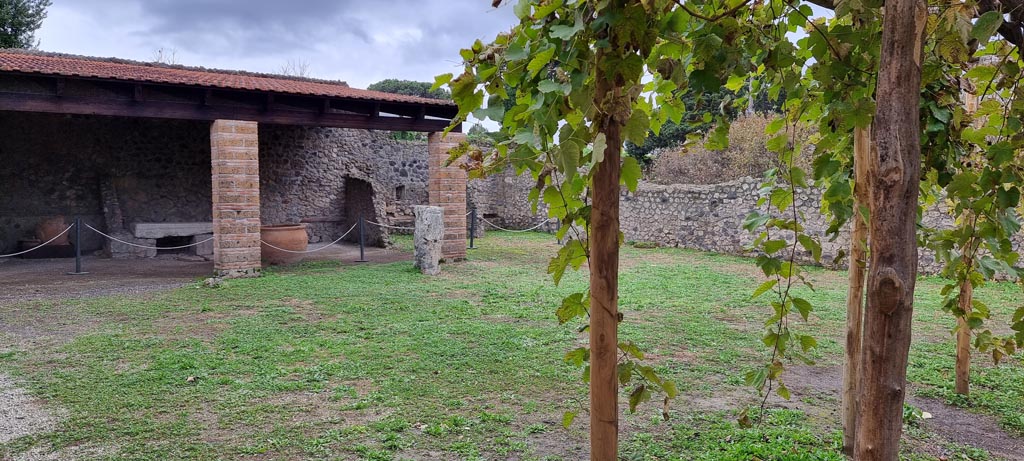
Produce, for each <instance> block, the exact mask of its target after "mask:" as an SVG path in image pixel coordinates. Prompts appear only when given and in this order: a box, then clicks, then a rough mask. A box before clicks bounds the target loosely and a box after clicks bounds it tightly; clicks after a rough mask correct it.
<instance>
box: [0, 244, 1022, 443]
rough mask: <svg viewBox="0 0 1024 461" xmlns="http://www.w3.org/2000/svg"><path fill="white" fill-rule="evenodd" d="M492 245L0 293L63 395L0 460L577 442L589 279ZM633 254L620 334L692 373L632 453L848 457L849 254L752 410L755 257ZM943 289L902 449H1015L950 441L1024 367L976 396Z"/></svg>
mask: <svg viewBox="0 0 1024 461" xmlns="http://www.w3.org/2000/svg"><path fill="white" fill-rule="evenodd" d="M399 244H400V245H403V246H406V247H408V246H409V245H410V242H409V240H401V241H400V242H399ZM478 245H479V246H480V247H481V248H480V249H478V250H473V251H471V252H470V258H469V260H468V261H467V262H465V263H459V264H454V265H446V266H445V267H444V271H445V272H444V273H443V275H441V276H439V277H433V278H432V277H425V276H422V275H420V274H419V273H418V272H417V271H415V270H414V269H412V267H411V264H409V263H407V262H406V263H393V264H370V265H362V266H351V265H348V266H343V265H340V264H336V263H329V262H317V263H310V264H306V265H302V266H299V267H295V268H289V269H281V270H273V271H270V272H269V273H267V274H266V275H265V276H264V277H262V278H259V279H250V280H234V281H229V282H226V283H224V284H223V285H222V286H221V287H219V288H206V287H199V286H198V285H197V286H194V287H186V288H181V289H178V290H174V291H170V292H162V293H156V294H148V295H135V296H123V297H106V298H92V299H85V300H74V301H34V302H25V303H20V304H16V305H13V306H7V307H3V308H0V324H4V325H5V327H4V329H0V340H2V342H0V346H4V347H5V348H6V349H0V350H6V351H5V352H0V370H3V371H4V372H6V373H8V374H10V375H13V376H14V377H15V378H16V379H17V380H18V382H20V383H21V384H22V385H24V386H26V387H27V388H28V389H29V390H30V392H31V393H33V394H34V395H36V396H38V397H40V398H41V399H43V400H44V401H46V402H48V403H49V404H50V405H52V406H53V407H54V408H59V409H61V410H60V411H61V414H62V416H61V421H60V422H59V423H58V425H57V427H56V430H54V431H52V432H48V433H41V434H37V435H33V436H27V437H22V438H19V439H16V440H13V441H11V442H9V443H7V444H5V445H0V459H8V458H10V459H17V457H18V456H21V455H23V454H25V453H27V452H31V451H33V450H35V451H44V452H47V451H57V452H58V453H65V454H73V455H74V456H75V457H77V458H78V459H140V460H141V459H154V460H156V459H369V460H399V459H466V460H470V459H520V460H540V459H545V460H546V459H551V460H555V459H565V460H571V459H582V458H584V457H585V456H586V453H587V441H586V430H587V427H586V420H587V417H586V415H585V414H581V415H580V417H579V418H578V419H577V421H576V422H575V423H574V425H573V426H571V427H570V428H569V429H563V428H562V426H561V415H562V413H563V412H564V411H566V410H573V409H579V408H580V407H581V405H582V406H585V405H586V393H585V387H584V385H583V384H582V383H581V382H580V379H579V376H580V372H579V370H578V369H575V368H574V367H572V366H571V365H569V364H566V363H565V362H564V361H563V360H562V356H563V355H564V353H565V352H566V351H568V350H569V349H572V348H574V347H578V345H581V344H583V341H584V340H585V337H584V336H583V335H582V334H579V333H577V327H578V325H566V326H559V325H558V323H557V321H556V320H555V318H554V307H555V306H556V304H557V303H558V302H560V300H561V297H562V296H564V295H565V294H566V293H569V292H571V291H574V290H576V289H579V288H580V287H582V286H583V285H584V283H585V280H584V277H583V276H582V275H581V274H572V275H567V276H566V278H565V279H564V280H563V283H562V286H561V287H555V286H554V285H553V284H552V283H551V281H550V279H549V277H548V276H547V275H546V274H545V268H546V265H547V259H548V258H549V257H550V256H551V255H552V254H554V251H555V248H556V247H555V245H554V242H553V241H552V239H551V237H550V236H546V235H541V234H528V235H521V234H507V233H505V234H503V233H489V234H488V236H487V237H486V238H485V239H482V240H478ZM622 267H623V270H622V278H621V301H620V302H621V305H622V309H623V310H624V312H625V320H624V322H623V323H622V325H621V333H620V334H621V338H622V339H627V340H632V341H634V342H636V343H638V344H639V345H641V346H642V347H643V348H644V349H645V350H647V351H649V352H650V354H649V355H650V356H649V357H648V360H650V361H651V362H652V363H653V364H655V365H656V366H657V367H658V368H659V369H660V371H661V372H662V373H664V374H665V375H667V376H668V377H671V378H673V379H675V380H676V381H677V383H678V384H679V389H680V391H681V392H682V395H681V396H680V397H679V398H678V399H677V400H676V401H674V402H673V404H672V406H671V408H670V409H669V412H670V414H671V418H670V420H668V421H663V420H662V417H661V412H662V408H661V405H660V404H656V403H648V404H645V405H644V406H642V407H641V408H640V409H639V411H638V412H637V413H636V414H632V415H627V416H626V417H625V420H624V423H623V425H622V427H621V429H622V432H623V436H622V440H623V442H622V447H623V449H622V452H623V458H624V459H629V460H634V459H635V460H691V459H693V460H750V459H786V460H841V459H843V458H842V456H841V455H840V454H838V450H837V447H838V445H837V443H838V438H839V437H838V422H839V414H838V410H837V409H838V400H837V398H836V394H835V389H834V388H835V386H837V385H838V379H839V376H841V371H840V370H839V368H838V365H839V363H841V359H842V355H841V354H842V342H841V339H842V338H841V332H842V331H843V321H844V319H845V312H844V307H843V306H844V299H845V274H843V273H836V272H830V271H825V270H814V271H812V273H811V277H812V279H813V280H814V281H815V283H816V285H817V286H818V289H817V291H816V292H814V293H804V297H806V298H808V299H809V300H811V301H812V302H813V303H814V304H815V305H816V306H820V307H819V308H818V311H817V312H816V314H815V315H813V316H812V318H811V320H810V322H809V323H808V324H806V325H802V326H801V328H803V329H805V330H806V331H811V332H813V333H814V334H816V335H817V336H818V337H819V346H820V347H819V349H818V352H816V353H815V359H816V361H817V363H816V366H814V367H808V366H805V365H797V364H793V365H792V368H793V370H792V372H791V374H790V375H787V376H786V377H785V379H787V384H788V385H789V387H790V388H791V389H792V390H793V394H794V395H793V399H792V401H790V402H782V401H780V400H779V399H778V398H777V397H773V398H772V399H770V400H769V405H768V406H769V410H768V413H767V414H766V415H764V418H763V420H762V422H761V424H759V425H756V426H755V427H753V428H750V429H742V428H740V427H739V426H738V425H737V424H736V422H735V418H736V415H737V414H738V413H739V412H740V411H741V410H742V409H744V408H746V407H748V406H751V407H754V408H756V407H757V405H758V403H759V402H760V399H759V398H758V396H757V394H756V392H755V391H753V390H752V389H750V388H747V387H745V386H744V385H743V378H742V376H743V374H744V373H745V372H746V371H747V370H750V369H751V368H753V367H756V366H758V365H759V364H761V363H762V362H763V361H764V360H765V357H766V354H767V351H766V350H765V348H764V347H763V346H762V345H761V331H762V327H761V324H762V321H763V319H765V318H766V314H765V312H766V311H765V307H764V306H763V305H761V304H759V303H756V302H751V301H750V300H749V295H750V292H751V291H752V289H753V288H754V287H756V286H757V284H758V283H759V280H760V279H759V274H758V272H757V270H756V268H755V267H754V266H753V264H752V263H751V262H750V261H747V260H745V259H742V258H734V257H727V256H720V255H712V254H706V253H699V252H693V251H686V250H678V249H637V248H631V247H626V248H624V249H623V262H622ZM939 287H940V282H939V281H938V280H934V279H927V278H926V279H923V280H922V281H921V282H920V283H919V284H918V295H917V304H916V308H915V325H914V335H915V337H914V345H913V347H912V351H911V360H910V362H911V365H910V370H909V378H910V381H911V382H912V391H911V394H912V395H914V397H915V399H917V401H919V402H925V403H928V404H930V405H938V406H939V407H941V408H942V409H944V411H945V413H940V412H933V413H935V414H936V418H934V419H932V420H926V421H923V422H920V423H917V422H915V423H913V424H911V425H910V426H908V428H907V431H906V432H905V434H906V436H905V439H906V443H905V444H904V445H905V446H904V456H905V458H906V459H912V460H934V459H971V460H984V459H1000V458H997V457H995V456H994V455H990V454H989V453H988V451H986V450H985V449H983V448H984V447H985V443H986V442H984V441H979V442H978V443H977V445H979V446H981V447H982V448H977V447H969V446H965V445H962V444H959V443H956V442H955V439H956V437H955V432H956V431H955V430H952V432H950V431H949V430H947V429H950V428H944V426H943V425H948V424H950V423H951V420H949V419H947V418H945V414H946V413H948V414H950V415H956V416H957V417H959V418H962V421H966V422H967V423H972V422H979V421H980V422H987V423H991V425H992V426H993V427H994V428H996V429H997V430H999V431H1003V432H1002V433H1001V434H1002V437H1011V439H1010V440H1016V441H1017V442H1019V441H1020V438H1021V437H1024V367H1022V366H1021V364H1020V363H1019V362H1017V361H1016V360H1012V359H1011V360H1010V361H1009V363H1004V364H1003V365H1001V366H999V367H993V366H992V365H991V361H990V360H986V359H985V358H984V357H979V358H977V359H976V361H975V363H976V366H975V367H974V368H973V370H972V372H973V376H972V379H973V382H974V394H973V395H972V396H971V398H970V399H959V398H955V397H954V396H953V394H952V373H953V365H954V361H953V342H952V338H951V336H950V334H949V329H950V328H951V327H952V325H953V321H952V320H951V317H950V316H949V314H946V313H944V312H942V311H941V310H940V309H939V305H940V300H941V299H940V297H939V295H938V291H939ZM976 296H977V297H978V298H979V299H982V300H984V301H985V302H986V303H987V304H988V305H989V306H991V307H992V308H993V316H994V317H997V318H998V319H999V320H998V321H999V322H1003V323H1005V319H1007V318H1008V316H1009V314H1010V313H1011V312H1012V310H1013V309H1014V308H1015V307H1016V306H1017V305H1018V304H1019V303H1020V302H1021V301H1020V300H1021V296H1020V291H1019V288H1017V287H1015V286H1014V285H1011V284H992V285H989V286H987V287H985V288H984V289H981V290H979V291H978V292H977V294H976ZM58 320H59V321H58ZM943 402H948V403H952V404H954V405H953V406H946V405H944V403H943ZM958 406H959V407H970V410H961V409H960V408H958ZM950 418H952V416H950ZM958 421H961V420H958ZM951 434H952V435H951ZM1000 443H1004V444H1005V441H1004V442H1000V440H999V439H994V441H990V442H989V444H990V448H991V446H996V447H998V446H999V444H1000ZM992 444H995V445H992ZM69 456H70V455H69Z"/></svg>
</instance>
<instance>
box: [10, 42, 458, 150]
mask: <svg viewBox="0 0 1024 461" xmlns="http://www.w3.org/2000/svg"><path fill="white" fill-rule="evenodd" d="M0 110H5V111H27V112H49V113H68V114H86V115H112V116H126V117H150V118H171V119H191V120H216V119H236V120H251V121H257V122H262V123H271V124H283V125H307V126H331V127H342V128H365V129H378V130H402V131H440V130H443V129H444V128H445V127H446V126H447V125H448V124H449V123H450V119H451V118H452V117H454V116H455V114H457V112H458V109H457V108H456V106H455V105H454V104H453V103H452V102H451V101H446V100H438V99H428V98H421V97H415V96H405V95H397V94H391V93H383V92H379V91H370V90H363V89H357V88H352V87H350V86H348V85H347V84H346V83H344V82H340V81H329V80H318V79H310V78H302V77H291V76H283V75H271V74H260V73H253V72H244V71H231V70H219V69H205V68H197V67H185V66H175V65H165V64H157V63H143V62H135V61H127V60H122V59H116V58H95V57H88V56H73V55H63V54H53V53H40V52H31V51H23V50H4V49H0Z"/></svg>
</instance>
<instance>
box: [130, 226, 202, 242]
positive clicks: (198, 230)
mask: <svg viewBox="0 0 1024 461" xmlns="http://www.w3.org/2000/svg"><path fill="white" fill-rule="evenodd" d="M132 234H133V235H135V238H140V239H162V238H165V237H191V236H194V235H204V234H210V235H213V223H212V222H154V223H135V224H132ZM204 238H206V237H204ZM200 240H201V239H200Z"/></svg>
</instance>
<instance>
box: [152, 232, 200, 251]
mask: <svg viewBox="0 0 1024 461" xmlns="http://www.w3.org/2000/svg"><path fill="white" fill-rule="evenodd" d="M191 243H192V237H191V236H177V235H175V236H171V237H162V238H158V239H156V246H157V248H160V249H159V250H156V254H157V255H158V256H159V255H178V254H189V253H192V251H193V248H192V247H188V248H176V247H182V246H185V245H188V244H191Z"/></svg>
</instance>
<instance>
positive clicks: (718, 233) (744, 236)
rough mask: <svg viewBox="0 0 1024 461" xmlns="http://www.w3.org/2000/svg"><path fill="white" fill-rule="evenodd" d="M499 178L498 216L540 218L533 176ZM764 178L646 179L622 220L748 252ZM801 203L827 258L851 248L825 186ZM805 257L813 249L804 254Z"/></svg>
mask: <svg viewBox="0 0 1024 461" xmlns="http://www.w3.org/2000/svg"><path fill="white" fill-rule="evenodd" d="M490 181H491V183H492V184H494V183H496V184H497V185H495V186H494V187H492V188H490V189H489V191H488V192H490V193H491V194H492V196H490V197H488V198H487V202H488V203H489V204H490V205H489V206H490V207H491V208H490V210H493V211H492V212H493V213H497V214H498V216H495V217H494V219H495V220H496V222H499V221H500V222H501V223H504V224H505V225H508V226H511V227H513V228H523V227H526V225H528V224H529V223H537V222H539V220H540V219H542V218H543V216H537V215H535V214H534V213H533V212H532V211H531V209H530V205H529V203H528V201H527V199H526V198H527V194H528V193H529V190H530V188H531V187H533V180H532V179H531V178H530V177H529V176H528V175H527V176H517V175H515V174H514V173H513V172H505V173H503V174H500V175H496V176H495V177H493V178H491V179H490ZM760 182H761V181H760V180H759V179H755V178H743V179H739V180H736V181H731V182H726V183H721V184H713V185H689V184H674V185H659V184H651V183H646V182H641V183H640V186H639V187H638V188H637V191H636V192H635V193H630V192H628V191H625V189H624V190H623V193H622V196H621V206H622V208H621V216H620V222H621V226H622V232H623V233H624V234H625V237H626V240H627V241H637V242H641V241H642V242H652V243H656V244H658V245H662V246H672V247H682V248H691V249H696V250H703V251H714V252H718V253H726V254H734V255H746V256H749V255H750V254H751V253H750V252H749V251H747V247H748V246H749V245H750V244H751V243H752V241H753V240H754V238H755V237H756V235H754V234H751V233H750V232H747V231H746V230H744V229H743V220H744V218H745V217H746V216H747V215H748V214H750V212H751V211H753V210H754V209H755V208H756V207H757V203H756V202H757V190H758V188H759V184H760ZM795 206H796V207H797V208H798V209H799V210H800V211H801V212H803V213H804V217H805V221H804V222H803V224H804V226H805V228H806V230H807V232H808V233H810V234H811V235H815V236H817V237H819V239H820V241H821V243H822V262H823V263H826V265H830V264H828V263H829V262H830V261H832V260H833V259H835V257H836V255H837V254H839V251H844V252H845V253H848V252H849V246H850V243H849V233H848V232H847V231H846V230H844V231H842V232H841V233H840V235H839V237H838V238H837V239H835V240H833V241H829V239H828V238H826V237H825V230H826V229H827V227H828V225H827V222H826V220H825V218H824V216H823V215H822V214H821V212H820V209H821V194H820V193H819V191H816V190H813V189H808V190H800V191H798V193H797V196H796V197H795ZM922 224H923V225H924V226H927V227H932V228H943V227H949V226H952V224H953V221H952V218H951V217H950V216H949V214H948V213H946V212H945V211H944V210H943V209H942V208H941V207H938V206H937V207H933V208H931V209H928V210H927V211H926V213H925V215H924V217H923V219H922ZM1013 242H1014V246H1015V248H1017V249H1018V251H1020V250H1021V249H1022V248H1024V233H1021V234H1018V235H1016V236H1015V237H1014V239H1013ZM799 256H800V257H801V259H803V260H804V261H808V260H810V255H809V254H807V253H801V254H800V255H799ZM919 264H920V270H921V271H922V272H924V273H936V272H938V271H939V270H941V266H940V265H939V264H938V263H937V262H936V259H935V255H934V254H932V253H931V252H929V251H927V250H924V249H922V250H921V251H920V260H919Z"/></svg>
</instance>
